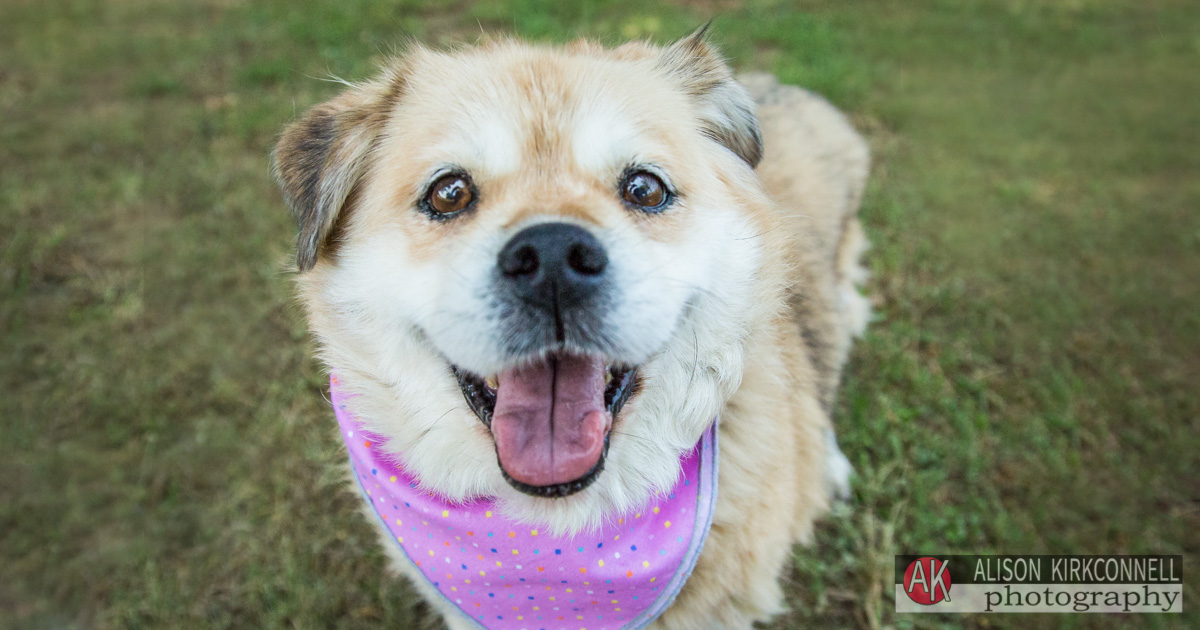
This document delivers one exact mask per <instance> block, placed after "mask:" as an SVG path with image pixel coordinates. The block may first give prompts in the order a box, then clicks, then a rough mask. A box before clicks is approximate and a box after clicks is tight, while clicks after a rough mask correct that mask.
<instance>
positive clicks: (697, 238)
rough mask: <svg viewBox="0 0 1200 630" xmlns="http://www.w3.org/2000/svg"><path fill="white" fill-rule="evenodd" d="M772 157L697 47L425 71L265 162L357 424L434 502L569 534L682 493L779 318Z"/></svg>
mask: <svg viewBox="0 0 1200 630" xmlns="http://www.w3.org/2000/svg"><path fill="white" fill-rule="evenodd" d="M760 152H761V145H760V141H759V138H758V131H757V124H756V121H755V119H754V115H753V103H752V101H751V100H750V99H749V97H748V95H747V94H746V93H745V91H744V90H743V89H741V87H740V86H738V85H737V84H736V83H734V82H733V80H732V79H731V78H730V76H729V73H728V70H727V69H726V67H725V66H724V64H723V63H722V62H721V61H720V60H719V59H718V58H717V57H716V55H715V53H714V52H713V51H712V50H711V49H709V47H708V46H707V45H706V44H705V43H704V42H703V41H702V39H700V38H699V37H698V36H697V37H693V38H689V39H686V40H683V41H681V42H679V43H677V44H675V45H674V46H672V47H669V48H666V49H659V48H655V47H651V46H648V45H643V44H630V45H626V46H623V47H621V48H618V49H615V50H606V49H602V48H599V47H596V46H593V45H590V44H586V43H581V44H577V45H574V46H572V47H568V48H566V49H549V48H538V47H531V46H527V45H522V44H517V43H513V42H502V43H495V44H490V45H486V46H483V47H479V48H474V49H468V50H465V51H460V52H455V53H436V52H430V51H425V50H416V51H413V52H411V53H410V54H408V55H407V56H406V57H405V58H404V59H402V60H400V61H399V62H397V63H396V65H395V66H394V67H393V68H392V69H390V70H389V71H388V72H387V73H386V74H385V75H384V76H383V77H382V78H380V79H378V80H376V81H374V82H372V83H368V84H364V85H360V86H355V87H353V88H351V90H349V91H348V92H346V93H345V94H343V95H342V96H340V97H338V98H337V99H335V100H333V101H331V102H329V103H327V104H325V105H321V106H318V107H317V108H314V110H313V111H312V112H310V113H309V114H308V115H307V117H306V118H304V119H303V120H301V121H300V122H298V123H296V124H294V125H293V126H291V127H290V128H289V129H288V130H287V131H286V132H285V134H284V137H283V139H282V140H281V141H280V144H279V146H278V147H277V149H276V162H277V175H278V177H279V180H280V182H281V186H282V188H283V190H284V193H285V197H287V199H288V201H289V204H290V205H291V206H292V208H293V211H294V212H295V214H296V215H297V218H298V220H299V224H300V239H299V244H298V255H297V260H298V263H299V267H300V270H301V275H300V282H301V288H302V294H303V296H304V299H305V301H306V303H307V306H308V308H309V312H310V315H311V321H312V324H313V328H314V330H315V332H316V333H317V335H318V337H319V339H320V341H321V343H322V347H323V351H324V353H325V356H326V360H327V361H328V362H329V363H330V364H331V367H332V368H333V369H335V370H337V371H339V372H340V373H342V374H343V375H344V376H343V379H342V380H343V381H345V382H347V383H348V386H349V387H351V388H353V389H355V391H357V392H359V393H361V394H363V395H362V396H360V397H359V399H360V400H359V403H358V404H356V412H357V413H358V414H359V415H360V417H362V419H363V420H364V421H366V422H368V423H369V424H370V425H371V426H372V427H373V428H375V429H376V430H377V431H379V432H381V433H383V434H384V435H386V436H387V437H388V438H389V443H388V445H387V447H388V448H389V449H392V450H393V451H395V452H397V453H399V454H400V455H401V456H402V458H403V460H404V461H405V464H406V466H408V468H409V469H410V470H412V471H413V472H414V473H416V475H417V476H418V477H419V478H420V479H421V481H422V483H423V484H424V485H425V486H427V487H429V488H430V489H433V490H436V491H438V492H440V493H442V494H445V495H447V496H449V497H451V498H465V497H468V496H471V495H476V494H487V495H494V496H497V497H499V498H500V499H501V500H502V501H503V502H504V503H505V504H506V505H507V506H508V507H509V509H511V511H512V512H513V514H514V515H515V516H518V517H524V518H528V519H538V520H543V521H546V520H549V521H550V523H551V526H552V527H555V528H556V529H578V528H580V527H582V526H585V525H588V524H595V523H596V522H597V521H598V519H599V518H601V517H602V516H603V515H604V514H606V513H607V514H611V513H612V512H613V511H621V510H625V509H630V508H633V507H636V506H637V504H639V503H640V502H643V501H645V500H646V499H647V498H648V497H649V495H650V493H651V492H652V491H654V490H656V489H657V490H663V489H666V488H669V487H670V485H671V484H672V483H673V482H674V480H675V477H676V475H677V474H678V468H679V464H678V462H679V456H680V454H681V453H682V452H683V451H685V450H687V449H689V448H691V447H692V446H693V445H694V444H695V442H696V440H697V439H698V438H699V436H700V434H701V433H702V432H703V430H704V428H705V427H706V426H707V424H708V422H709V421H711V420H712V418H713V415H714V414H715V413H716V411H717V410H718V409H719V408H720V405H721V404H722V403H723V402H724V400H725V399H726V398H727V397H728V396H729V395H730V393H731V392H732V391H733V390H734V389H735V388H736V386H737V383H738V379H739V378H740V373H741V365H740V360H741V352H742V348H741V343H742V340H743V337H744V335H745V332H746V330H747V328H748V327H749V326H750V325H751V323H752V320H753V319H754V318H755V317H761V316H762V315H763V314H764V313H766V312H768V311H772V310H773V309H775V308H776V307H777V304H774V303H766V304H764V303H762V302H763V300H764V297H763V296H764V295H765V296H767V298H766V299H767V301H768V302H771V301H772V300H773V299H774V297H775V296H774V295H772V294H771V292H770V291H766V290H765V289H764V280H762V279H761V278H759V277H758V275H759V273H758V272H759V271H760V269H761V261H762V260H763V258H764V257H765V256H768V255H771V254H770V252H768V251H767V248H766V247H765V246H764V241H763V239H762V238H760V235H761V233H762V232H763V231H764V230H769V229H770V228H771V225H772V224H771V223H770V221H771V218H770V213H769V212H768V211H766V210H765V209H766V208H767V202H766V200H765V197H764V195H763V193H762V191H761V188H760V187H759V184H758V181H757V179H756V178H755V176H754V174H753V170H752V169H753V165H754V164H755V163H756V162H757V160H758V158H759V156H760ZM764 291H766V292H765V293H764ZM563 497H570V498H569V499H566V500H562V499H561V498H563ZM552 499H553V500H552Z"/></svg>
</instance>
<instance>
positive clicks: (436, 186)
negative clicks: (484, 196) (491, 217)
mask: <svg viewBox="0 0 1200 630" xmlns="http://www.w3.org/2000/svg"><path fill="white" fill-rule="evenodd" d="M474 200H475V193H474V192H472V190H471V181H470V180H469V179H467V177H466V176H465V175H460V174H456V173H454V174H450V175H446V176H444V177H442V178H440V179H438V180H437V181H436V182H434V183H433V186H430V187H429V193H428V195H427V196H426V198H425V202H426V203H427V204H429V209H430V210H432V211H433V212H435V213H437V214H454V213H455V212H458V211H460V210H462V209H464V208H466V207H467V206H469V205H471V202H472V201H474Z"/></svg>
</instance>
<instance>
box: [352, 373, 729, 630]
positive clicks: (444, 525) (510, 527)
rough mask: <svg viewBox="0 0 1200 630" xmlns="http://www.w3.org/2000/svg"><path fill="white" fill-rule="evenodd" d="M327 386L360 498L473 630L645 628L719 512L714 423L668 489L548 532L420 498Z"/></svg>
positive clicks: (477, 506)
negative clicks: (601, 521)
mask: <svg viewBox="0 0 1200 630" xmlns="http://www.w3.org/2000/svg"><path fill="white" fill-rule="evenodd" d="M330 380H331V387H330V391H331V395H332V400H333V406H334V411H335V413H336V415H337V420H338V424H339V425H340V428H341V433H342V438H343V439H344V440H345V442H346V447H347V449H348V450H349V452H350V463H351V465H352V466H353V468H354V476H355V478H356V479H357V480H358V482H359V485H360V486H361V488H362V492H363V498H364V499H365V500H366V501H367V502H368V503H370V504H371V507H372V509H373V510H374V512H375V514H376V515H377V516H378V517H379V519H380V520H381V521H382V522H383V523H384V525H386V527H387V529H388V531H389V532H391V535H392V538H393V540H394V541H395V543H396V544H397V545H398V546H399V547H400V549H401V550H402V551H403V552H404V555H405V556H406V557H407V558H408V560H409V561H410V562H412V563H413V565H414V566H415V567H416V568H417V570H418V571H420V572H421V574H422V575H424V577H425V579H426V580H428V581H429V583H430V584H431V585H432V586H433V587H434V588H435V589H437V590H438V591H439V592H440V593H441V594H442V596H443V597H445V598H446V600H448V601H449V602H450V603H452V604H454V606H456V607H457V608H458V609H459V610H461V611H462V613H463V614H464V615H466V617H467V618H469V619H471V620H473V621H475V623H476V624H477V625H478V626H479V627H482V628H493V629H496V630H508V629H513V630H520V629H526V630H559V629H564V628H570V629H571V630H579V629H581V628H583V629H586V630H616V629H618V628H622V629H623V628H642V627H645V626H646V625H647V624H649V623H650V622H651V621H653V620H654V619H655V618H657V617H658V616H659V615H661V614H662V612H663V611H664V610H666V609H667V607H668V606H670V605H671V602H672V601H673V600H674V599H675V596H676V595H678V594H679V591H680V589H681V588H683V584H684V582H686V581H687V579H688V576H690V575H691V573H692V569H693V568H694V567H695V566H696V560H697V559H698V558H699V557H700V550H701V548H702V547H703V546H704V540H705V538H706V537H707V536H708V530H709V527H710V526H711V525H712V516H713V508H714V507H715V506H716V498H717V497H716V495H717V483H716V482H717V422H716V421H715V420H714V421H713V424H712V426H710V427H709V428H708V430H707V431H705V433H704V436H703V437H702V438H701V439H700V443H699V444H697V445H696V447H695V448H694V449H692V451H690V452H688V453H686V454H684V456H683V459H682V462H681V464H682V468H683V475H682V476H681V477H680V479H679V480H678V481H677V482H676V484H675V487H674V488H673V489H672V490H671V491H670V492H668V493H666V494H665V495H661V496H655V497H653V498H652V499H651V500H650V501H649V502H648V503H647V504H646V506H645V507H644V508H643V509H641V510H639V511H635V512H632V513H629V514H625V515H623V516H618V517H614V518H612V519H609V521H608V522H606V524H605V525H604V526H603V527H601V528H600V529H599V531H594V532H583V533H579V534H577V535H575V536H552V535H550V533H549V532H548V531H546V529H545V528H544V527H538V526H537V525H531V524H529V523H522V522H518V521H514V520H510V519H508V518H506V517H505V516H504V515H503V514H501V513H500V511H499V510H498V509H497V508H496V502H495V500H494V499H492V498H479V499H474V500H471V501H470V502H467V503H451V502H449V501H447V500H446V499H443V498H441V497H439V496H436V495H433V494H430V493H428V492H426V491H424V490H421V489H420V488H419V485H420V484H419V483H418V482H417V479H416V478H415V477H413V476H411V475H409V474H408V473H407V472H405V470H404V468H403V466H401V465H400V464H399V463H398V462H397V461H395V459H394V458H393V457H390V456H389V455H387V454H385V453H384V452H383V451H382V449H381V448H380V445H381V441H382V439H381V438H380V437H379V436H377V435H374V434H372V433H369V432H367V431H366V430H365V429H364V428H363V425H362V424H361V423H360V422H358V420H356V419H355V418H354V416H353V415H351V413H350V412H349V410H347V408H346V404H345V403H346V395H344V394H342V393H341V392H340V391H339V389H338V381H337V378H336V377H333V378H331V379H330Z"/></svg>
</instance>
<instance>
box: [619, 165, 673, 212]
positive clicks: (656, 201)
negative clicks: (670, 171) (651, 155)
mask: <svg viewBox="0 0 1200 630" xmlns="http://www.w3.org/2000/svg"><path fill="white" fill-rule="evenodd" d="M621 198H622V199H624V200H625V203H628V204H632V205H635V206H638V207H639V208H644V209H646V210H657V209H659V208H662V207H663V206H664V205H666V203H667V200H668V199H669V198H670V193H669V192H667V186H666V185H665V184H663V181H662V180H661V179H659V178H658V176H657V175H654V174H653V173H648V172H646V171H634V172H632V173H630V174H628V175H626V176H625V180H624V181H622V182H621Z"/></svg>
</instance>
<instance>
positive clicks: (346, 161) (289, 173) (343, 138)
mask: <svg viewBox="0 0 1200 630" xmlns="http://www.w3.org/2000/svg"><path fill="white" fill-rule="evenodd" d="M402 89H403V78H402V76H401V75H400V74H399V73H389V74H388V75H385V76H384V77H382V78H380V79H377V80H375V81H372V82H370V83H365V84H361V85H355V86H352V87H351V88H350V89H348V90H347V91H346V92H344V93H342V94H341V95H340V96H338V97H337V98H334V99H333V100H331V101H328V102H325V103H322V104H320V105H317V106H315V107H313V108H312V109H310V110H309V111H308V112H307V113H305V114H304V117H303V118H301V119H300V120H298V121H296V122H293V123H291V124H290V125H288V126H287V127H286V128H285V129H284V130H283V135H282V136H281V137H280V139H279V143H278V144H276V145H275V150H274V151H273V152H272V162H273V170H274V173H275V181H276V182H277V183H278V184H279V188H280V190H282V191H283V199H284V202H286V203H287V205H288V207H289V208H290V209H291V211H292V214H293V215H294V216H295V217H296V223H297V226H298V228H299V233H298V234H297V236H296V266H297V268H299V270H300V271H308V270H309V269H312V268H313V265H315V264H317V255H318V254H319V253H320V251H321V249H322V248H323V247H324V246H325V244H326V242H327V241H328V240H329V237H330V233H331V232H332V231H333V227H334V225H335V224H336V222H337V220H338V216H339V215H340V214H341V212H342V206H343V205H345V203H346V200H347V198H349V197H350V193H351V192H353V190H354V187H355V185H357V184H358V181H359V179H360V178H361V177H362V174H363V173H364V172H365V171H366V168H367V166H368V164H369V163H370V160H371V153H372V152H373V150H374V148H375V144H376V141H377V139H378V138H379V134H380V132H381V131H382V129H383V127H384V125H385V124H386V123H387V120H388V117H389V115H390V113H391V111H392V110H393V108H394V107H395V104H396V100H397V99H398V98H399V97H400V93H401V91H402Z"/></svg>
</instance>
